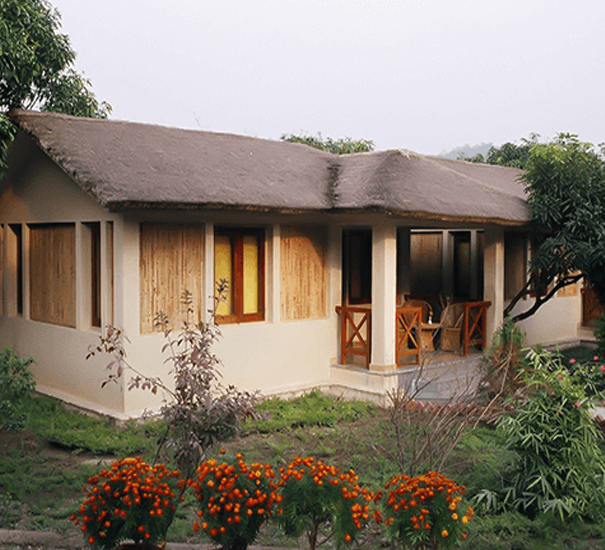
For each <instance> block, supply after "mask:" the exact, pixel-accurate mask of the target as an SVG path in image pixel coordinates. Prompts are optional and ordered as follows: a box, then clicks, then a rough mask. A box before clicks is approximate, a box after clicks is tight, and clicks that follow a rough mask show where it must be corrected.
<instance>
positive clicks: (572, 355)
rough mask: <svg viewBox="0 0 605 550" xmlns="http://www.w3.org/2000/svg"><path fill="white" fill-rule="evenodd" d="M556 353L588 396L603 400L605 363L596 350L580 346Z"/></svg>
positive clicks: (604, 394)
mask: <svg viewBox="0 0 605 550" xmlns="http://www.w3.org/2000/svg"><path fill="white" fill-rule="evenodd" d="M556 353H557V354H558V356H559V360H560V364H561V365H562V366H564V367H565V368H566V369H567V370H568V371H569V372H570V373H571V374H572V375H573V377H574V379H575V380H577V383H578V384H580V385H581V386H583V387H584V392H585V394H586V397H589V398H591V399H598V400H602V399H603V397H604V396H605V365H604V364H603V361H600V360H599V356H598V355H596V354H595V351H594V350H593V349H589V348H585V347H583V346H580V347H578V348H575V349H569V350H564V351H557V352H556Z"/></svg>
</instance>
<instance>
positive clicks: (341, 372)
mask: <svg viewBox="0 0 605 550" xmlns="http://www.w3.org/2000/svg"><path fill="white" fill-rule="evenodd" d="M482 356H483V354H482V353H481V352H478V351H475V352H470V353H469V354H468V355H466V356H463V355H456V354H453V353H448V352H440V351H436V352H432V353H430V354H429V353H426V354H424V355H423V364H422V365H409V366H403V367H398V368H396V369H393V370H388V371H384V372H378V371H371V370H368V369H366V368H364V367H361V366H357V365H339V364H333V365H331V368H330V388H329V391H330V392H331V393H333V394H335V395H342V396H343V397H348V398H360V399H368V400H371V401H373V402H375V403H377V404H379V405H386V404H387V402H388V398H387V395H386V394H387V392H388V391H392V390H394V389H396V388H398V387H399V388H403V389H407V390H408V391H412V392H417V394H416V398H417V399H419V400H421V401H433V402H445V401H449V400H464V399H466V398H468V396H469V394H470V393H471V392H472V391H473V390H474V389H475V388H476V386H477V383H478V381H479V362H480V360H481V357H482Z"/></svg>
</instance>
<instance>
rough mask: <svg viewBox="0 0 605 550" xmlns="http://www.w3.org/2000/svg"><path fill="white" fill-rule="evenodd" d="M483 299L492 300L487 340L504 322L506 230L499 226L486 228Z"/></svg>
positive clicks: (488, 316) (488, 317) (489, 339)
mask: <svg viewBox="0 0 605 550" xmlns="http://www.w3.org/2000/svg"><path fill="white" fill-rule="evenodd" d="M484 258H485V259H484V264H483V265H484V268H483V280H484V283H483V285H484V287H483V299H484V300H485V301H487V302H491V306H490V307H489V308H488V309H487V319H486V321H487V324H486V332H487V335H486V336H487V341H488V342H491V339H492V337H493V335H494V331H495V330H496V329H497V328H498V327H499V326H500V325H501V324H502V321H503V315H504V230H503V229H502V227H499V226H487V227H486V228H485V253H484Z"/></svg>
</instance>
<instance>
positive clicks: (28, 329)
mask: <svg viewBox="0 0 605 550" xmlns="http://www.w3.org/2000/svg"><path fill="white" fill-rule="evenodd" d="M90 221H100V222H109V221H111V222H114V231H115V232H116V233H119V227H120V219H119V217H117V216H115V215H112V214H109V213H108V212H107V211H106V210H105V209H103V208H101V207H100V206H98V205H97V204H96V203H95V202H94V201H93V200H91V199H90V198H89V197H87V196H86V195H85V194H84V193H83V192H82V191H81V190H80V189H79V188H78V187H77V186H76V184H75V183H73V181H72V180H71V179H69V178H68V177H67V176H66V175H65V174H64V173H63V172H62V171H61V170H60V169H59V168H58V167H57V166H56V165H55V164H54V163H52V162H51V161H50V160H49V159H48V158H47V157H46V156H45V155H43V154H42V153H40V152H37V153H36V154H35V155H34V156H33V157H32V158H31V159H30V162H29V163H28V165H27V167H26V169H25V170H24V171H23V173H22V174H21V176H20V181H19V184H18V185H16V186H14V187H12V186H10V187H8V188H6V189H5V190H4V192H3V194H2V195H1V196H0V223H3V224H4V231H5V235H6V232H7V231H8V229H7V227H6V224H8V223H11V224H28V223H36V222H38V223H40V222H69V223H75V224H76V228H77V229H76V233H77V234H79V231H78V225H77V224H78V223H79V222H90ZM22 228H23V236H24V242H23V271H24V279H25V280H24V284H23V294H24V296H23V298H24V300H23V302H24V307H23V315H17V314H16V309H15V307H14V302H15V295H14V294H15V293H14V288H12V287H13V285H12V284H10V285H9V281H8V280H7V277H6V276H5V277H4V278H3V279H4V285H3V288H2V289H1V290H2V292H3V293H4V298H5V300H4V304H5V308H4V311H3V312H0V313H3V315H0V347H4V346H7V345H10V346H11V347H12V348H13V350H14V351H15V352H16V353H17V354H19V355H20V356H22V357H24V358H29V357H31V358H33V359H34V360H35V364H34V365H33V366H32V367H31V370H32V372H33V374H34V375H35V378H36V383H37V388H38V390H39V391H41V392H43V393H48V394H50V395H54V396H57V397H60V398H62V399H65V400H67V401H70V402H72V403H75V404H77V405H79V406H82V407H86V408H95V409H97V410H100V411H104V412H109V411H112V412H113V411H122V410H123V408H124V389H123V387H122V384H121V383H120V384H111V385H109V386H108V387H107V388H106V389H103V390H101V383H102V382H103V380H104V379H105V375H106V370H105V368H104V367H105V366H106V364H107V363H108V360H107V359H105V358H95V359H93V360H88V361H87V360H86V355H87V350H88V346H89V345H90V344H94V343H96V342H97V341H98V337H99V335H100V333H101V331H100V329H90V323H89V322H88V320H87V318H86V316H85V315H84V314H83V312H82V310H81V308H79V309H78V311H77V314H76V318H77V325H78V328H77V329H74V328H68V327H63V326H58V325H54V324H49V323H42V322H37V321H32V320H30V319H29V307H28V304H29V284H28V281H27V273H28V265H27V258H28V250H27V244H28V243H27V234H28V231H27V225H23V226H22ZM3 241H4V242H6V239H3ZM78 248H79V243H77V249H78ZM78 256H79V252H77V257H78ZM10 268H11V266H10V265H5V271H4V274H5V275H6V274H7V272H8V271H10V270H11V269H10ZM106 283H107V280H105V285H104V291H105V292H107V291H108V287H107V284H106ZM86 284H88V283H87V282H85V281H83V280H82V277H80V276H79V277H78V278H77V286H76V299H78V298H80V297H82V296H84V295H85V294H86V292H85V290H84V285H86ZM79 302H82V300H79ZM11 303H12V305H13V307H10V306H11ZM9 312H11V313H12V314H11V315H9V314H8V313H9ZM86 325H88V326H86Z"/></svg>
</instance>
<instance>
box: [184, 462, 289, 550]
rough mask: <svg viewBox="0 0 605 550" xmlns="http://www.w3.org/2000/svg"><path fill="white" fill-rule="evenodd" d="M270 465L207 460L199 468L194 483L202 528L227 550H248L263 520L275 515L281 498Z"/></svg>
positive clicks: (199, 521)
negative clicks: (275, 502)
mask: <svg viewBox="0 0 605 550" xmlns="http://www.w3.org/2000/svg"><path fill="white" fill-rule="evenodd" d="M274 478H275V474H274V472H273V469H272V468H271V466H270V465H268V464H258V463H252V464H249V465H248V464H246V462H244V460H242V455H240V454H237V455H236V456H235V460H230V459H227V460H225V461H223V462H219V461H218V460H216V459H210V460H206V461H205V462H203V463H202V464H201V466H199V467H198V469H197V472H196V478H195V479H194V480H193V481H192V483H191V486H192V487H193V489H194V490H195V494H196V496H197V499H198V500H199V506H200V509H199V511H198V516H199V520H196V521H195V522H194V524H193V529H194V531H196V532H197V531H199V529H200V523H201V528H202V530H203V531H205V532H206V533H207V534H208V535H209V536H210V537H211V538H212V539H213V540H215V541H216V542H217V543H219V544H220V545H221V546H222V548H223V549H225V550H244V549H245V548H247V547H248V545H249V544H252V542H254V539H255V538H256V535H257V534H258V531H259V529H260V526H261V525H262V524H263V522H264V521H265V520H266V519H267V518H268V517H270V516H271V507H272V505H273V502H274V501H276V500H278V501H279V500H280V499H279V498H278V497H277V495H276V492H275V489H276V485H275V483H274V482H273V479H274Z"/></svg>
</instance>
